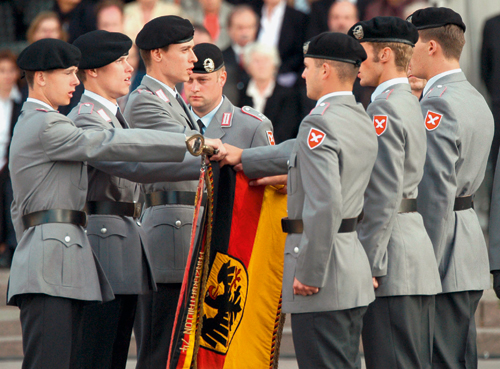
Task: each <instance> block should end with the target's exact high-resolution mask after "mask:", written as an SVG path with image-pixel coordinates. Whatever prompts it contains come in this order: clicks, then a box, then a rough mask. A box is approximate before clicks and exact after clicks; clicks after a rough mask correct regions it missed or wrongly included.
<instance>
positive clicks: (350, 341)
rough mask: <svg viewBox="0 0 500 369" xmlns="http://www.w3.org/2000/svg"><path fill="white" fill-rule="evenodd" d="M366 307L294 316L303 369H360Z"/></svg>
mask: <svg viewBox="0 0 500 369" xmlns="http://www.w3.org/2000/svg"><path fill="white" fill-rule="evenodd" d="M366 309H367V308H366V307H359V308H354V309H348V310H338V311H323V312H315V313H301V314H292V336H293V344H294V346H295V353H296V355H297V362H298V364H299V368H300V369H309V368H310V369H359V368H361V360H360V356H359V337H360V335H361V328H362V326H363V315H364V314H365V312H366Z"/></svg>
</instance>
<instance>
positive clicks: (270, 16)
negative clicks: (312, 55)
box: [256, 0, 307, 87]
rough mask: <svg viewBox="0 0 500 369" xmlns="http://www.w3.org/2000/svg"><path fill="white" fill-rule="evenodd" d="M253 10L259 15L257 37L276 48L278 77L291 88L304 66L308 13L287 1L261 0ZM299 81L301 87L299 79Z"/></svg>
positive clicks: (301, 83)
mask: <svg viewBox="0 0 500 369" xmlns="http://www.w3.org/2000/svg"><path fill="white" fill-rule="evenodd" d="M256 11H257V14H260V15H261V18H260V29H259V33H258V36H257V40H258V41H259V42H262V43H264V44H266V45H270V46H274V47H276V48H278V50H279V53H280V58H281V66H280V69H279V71H278V77H277V80H278V81H279V82H280V84H281V85H283V86H287V87H292V86H294V85H295V83H296V82H297V81H298V80H299V78H298V77H299V76H300V74H301V73H302V70H303V69H304V64H303V55H302V47H303V45H304V42H305V41H306V39H305V30H306V29H307V16H306V15H305V14H304V13H302V12H300V11H298V10H295V9H294V8H292V7H290V6H288V5H287V2H286V0H264V2H263V3H261V4H260V6H259V7H258V8H256ZM299 84H300V85H301V86H303V82H302V81H300V82H299Z"/></svg>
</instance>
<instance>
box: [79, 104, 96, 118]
mask: <svg viewBox="0 0 500 369" xmlns="http://www.w3.org/2000/svg"><path fill="white" fill-rule="evenodd" d="M93 111H94V104H92V103H82V104H80V108H79V109H78V115H80V114H92V112H93Z"/></svg>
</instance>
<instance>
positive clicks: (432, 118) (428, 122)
mask: <svg viewBox="0 0 500 369" xmlns="http://www.w3.org/2000/svg"><path fill="white" fill-rule="evenodd" d="M442 118H443V114H439V113H434V112H433V111H430V110H428V111H427V114H426V115H425V128H427V130H428V131H433V130H435V129H436V128H437V127H438V126H439V123H441V119H442Z"/></svg>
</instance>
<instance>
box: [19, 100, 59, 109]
mask: <svg viewBox="0 0 500 369" xmlns="http://www.w3.org/2000/svg"><path fill="white" fill-rule="evenodd" d="M26 102H30V103H34V104H39V105H42V106H43V107H44V108H47V109H48V110H49V111H51V110H53V111H57V110H56V109H54V108H53V107H52V106H50V105H49V104H47V103H44V102H43V101H42V100H38V99H34V98H32V97H28V98H27V99H26Z"/></svg>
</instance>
